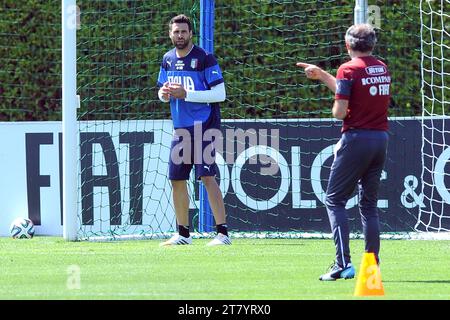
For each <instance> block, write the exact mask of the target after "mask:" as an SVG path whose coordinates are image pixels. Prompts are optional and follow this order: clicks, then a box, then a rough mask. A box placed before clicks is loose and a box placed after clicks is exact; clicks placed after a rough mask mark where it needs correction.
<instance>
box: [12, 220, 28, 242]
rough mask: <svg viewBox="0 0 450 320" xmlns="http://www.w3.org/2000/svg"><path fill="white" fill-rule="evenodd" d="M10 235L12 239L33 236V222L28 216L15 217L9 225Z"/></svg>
mask: <svg viewBox="0 0 450 320" xmlns="http://www.w3.org/2000/svg"><path fill="white" fill-rule="evenodd" d="M9 232H10V234H11V237H13V238H14V239H31V238H33V236H34V224H33V221H31V220H30V219H28V218H16V219H14V221H13V222H12V223H11V226H10V227H9Z"/></svg>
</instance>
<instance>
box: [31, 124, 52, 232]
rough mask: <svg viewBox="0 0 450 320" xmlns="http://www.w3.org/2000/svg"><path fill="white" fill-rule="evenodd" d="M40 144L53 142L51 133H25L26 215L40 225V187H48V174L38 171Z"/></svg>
mask: <svg viewBox="0 0 450 320" xmlns="http://www.w3.org/2000/svg"><path fill="white" fill-rule="evenodd" d="M42 144H53V133H25V157H26V168H27V169H26V170H27V200H28V217H29V218H30V219H31V221H33V223H34V224H35V225H41V187H50V176H49V175H41V174H40V173H39V168H40V146H41V145H42Z"/></svg>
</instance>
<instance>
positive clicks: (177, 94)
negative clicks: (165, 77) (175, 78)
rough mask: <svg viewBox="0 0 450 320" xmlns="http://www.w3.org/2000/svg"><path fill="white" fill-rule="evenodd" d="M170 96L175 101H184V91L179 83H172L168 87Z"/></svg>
mask: <svg viewBox="0 0 450 320" xmlns="http://www.w3.org/2000/svg"><path fill="white" fill-rule="evenodd" d="M169 91H170V95H171V96H172V97H173V98H175V99H185V98H186V90H185V89H184V88H183V86H182V85H181V84H179V83H172V84H170V86H169Z"/></svg>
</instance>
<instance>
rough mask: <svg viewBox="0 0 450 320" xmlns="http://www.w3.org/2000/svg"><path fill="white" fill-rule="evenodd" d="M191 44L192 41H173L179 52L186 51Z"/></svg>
mask: <svg viewBox="0 0 450 320" xmlns="http://www.w3.org/2000/svg"><path fill="white" fill-rule="evenodd" d="M189 42H190V40H176V41H173V40H172V43H173V45H174V46H175V47H176V48H177V49H179V50H183V49H185V48H186V47H187V46H188V45H189Z"/></svg>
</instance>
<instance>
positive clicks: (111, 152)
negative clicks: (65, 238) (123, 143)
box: [80, 132, 122, 225]
mask: <svg viewBox="0 0 450 320" xmlns="http://www.w3.org/2000/svg"><path fill="white" fill-rule="evenodd" d="M94 144H100V146H101V147H102V152H103V156H104V159H105V167H106V175H94V173H93V165H94V164H93V145H94ZM80 145H81V147H80V153H81V154H80V156H81V199H82V200H81V207H82V208H81V221H82V224H83V225H93V224H94V187H108V193H109V210H110V224H111V225H120V224H121V223H122V209H121V195H120V176H119V164H118V161H117V155H116V150H115V148H114V144H113V141H112V138H111V135H110V134H109V133H108V132H82V133H80Z"/></svg>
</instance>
